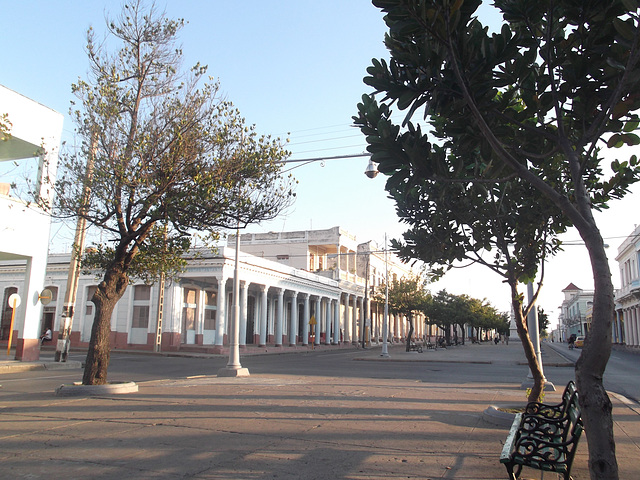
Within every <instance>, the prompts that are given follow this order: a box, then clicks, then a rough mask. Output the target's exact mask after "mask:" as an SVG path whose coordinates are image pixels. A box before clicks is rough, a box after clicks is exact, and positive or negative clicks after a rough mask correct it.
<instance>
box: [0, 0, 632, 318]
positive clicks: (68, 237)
mask: <svg viewBox="0 0 640 480" xmlns="http://www.w3.org/2000/svg"><path fill="white" fill-rule="evenodd" d="M120 5H121V3H120V2H119V1H107V0H63V1H51V0H41V1H36V0H21V1H15V0H13V1H9V0H0V11H1V12H2V15H0V35H1V37H0V38H1V39H2V41H1V44H2V47H3V49H2V50H3V53H2V67H1V69H0V84H3V85H5V86H6V87H8V88H11V89H13V90H15V91H17V92H19V93H21V94H23V95H25V96H27V97H30V98H32V99H34V100H36V101H38V102H40V103H42V104H44V105H46V106H48V107H50V108H53V109H54V110H57V111H59V112H61V113H63V114H67V113H68V110H69V106H70V101H71V100H72V95H71V89H70V85H71V83H72V82H74V81H76V80H77V78H78V77H84V76H85V73H86V70H87V60H86V55H85V52H84V45H85V38H86V31H87V28H88V27H89V26H92V27H93V28H94V29H95V30H96V32H98V34H99V35H102V33H103V32H104V25H105V20H104V19H105V14H110V15H111V16H113V15H114V14H117V13H118V11H119V9H120ZM157 6H158V8H159V9H161V10H166V12H167V15H168V16H170V17H173V18H177V17H180V18H184V19H185V20H186V21H187V22H188V23H187V25H186V26H185V28H184V29H183V31H182V33H181V35H180V39H181V42H182V48H183V51H184V57H185V66H190V65H192V64H195V63H196V62H200V63H202V64H206V65H208V66H209V74H210V75H212V76H214V77H216V78H218V79H219V81H220V83H221V90H222V92H223V93H224V94H225V95H226V96H227V97H228V99H229V100H230V101H232V102H233V103H234V104H235V105H236V107H238V108H239V110H240V112H241V113H242V115H243V116H244V117H245V118H246V119H247V122H248V123H249V124H256V125H257V128H258V131H259V132H261V133H268V134H272V135H275V136H280V137H282V138H285V137H287V136H289V137H290V140H291V141H290V144H289V150H290V151H291V152H292V156H291V158H294V159H295V158H316V157H322V156H336V155H348V154H357V153H362V152H364V151H365V147H366V145H365V142H364V138H363V137H362V136H361V135H360V133H359V131H358V130H357V129H355V128H353V127H351V116H352V115H354V114H355V113H356V104H357V103H358V101H359V100H360V97H361V96H362V94H364V93H368V92H369V89H368V87H367V86H366V85H364V84H363V83H362V78H363V77H364V76H365V74H366V67H367V66H368V65H369V64H370V62H371V59H372V58H374V57H375V58H387V57H388V55H387V52H386V50H385V48H384V45H383V38H384V33H385V31H386V29H385V25H384V22H383V21H382V15H381V13H380V12H379V11H378V10H377V9H376V8H375V7H373V6H372V5H371V3H370V2H369V1H367V0H323V1H317V0H244V1H231V0H224V1H223V0H206V1H205V0H199V1H196V0H167V1H158V2H157ZM481 15H482V16H481V18H483V19H485V20H486V21H488V22H489V23H490V24H491V26H492V28H496V27H499V18H498V17H496V16H492V15H491V14H490V12H489V9H485V10H484V11H483V12H482V14H481ZM0 110H1V106H0ZM64 139H65V140H66V141H67V142H68V143H69V144H73V123H72V122H71V120H70V119H69V117H68V116H67V118H66V120H65V126H64ZM366 165H367V161H366V159H364V158H360V159H347V160H328V161H326V162H324V164H323V163H321V162H316V163H313V164H310V165H306V166H302V167H299V168H296V169H294V170H293V173H294V174H295V176H296V178H297V179H298V180H299V182H300V183H299V186H298V190H297V193H298V199H297V201H296V203H295V205H294V206H293V207H292V208H291V209H290V211H289V212H288V213H287V214H286V215H283V216H282V217H280V218H278V219H276V220H274V221H272V222H270V223H268V224H265V225H261V226H255V227H253V228H251V229H250V230H251V231H262V230H271V231H282V230H297V229H309V228H329V227H332V226H335V225H340V226H342V227H343V228H345V229H347V230H348V231H350V232H352V233H354V234H355V235H356V236H357V237H358V239H359V240H361V241H363V242H364V241H366V240H369V239H373V240H376V241H379V242H382V240H383V238H384V233H385V232H387V233H388V234H389V235H390V236H392V237H393V236H395V237H398V236H400V234H401V233H402V231H403V230H404V227H403V226H402V225H400V224H399V223H398V221H397V218H396V217H395V210H394V205H393V203H392V202H391V200H389V199H388V198H387V197H386V193H385V191H384V178H382V176H378V178H376V179H374V180H369V179H368V178H366V177H365V176H364V174H363V172H364V169H365V167H366ZM637 198H638V196H637V194H634V195H632V196H630V197H628V198H627V199H625V200H623V201H622V202H618V203H617V204H616V205H614V208H612V209H611V210H609V211H608V212H606V213H605V214H603V215H599V217H598V218H599V221H600V224H601V226H602V229H603V232H604V236H605V237H607V238H609V240H608V241H607V242H608V243H609V244H610V245H611V248H610V249H609V253H610V257H611V258H612V259H613V258H614V257H615V255H616V254H617V247H618V245H620V243H622V240H623V239H622V238H618V237H622V236H626V235H628V234H629V233H631V231H632V230H633V228H634V224H635V223H636V222H637V221H636V220H635V218H637V217H635V218H634V217H633V212H634V210H633V208H634V203H635V202H637ZM627 212H629V213H627ZM566 238H567V239H568V240H578V239H579V237H578V235H577V234H576V233H575V232H571V233H570V234H568V235H567V237H566ZM52 242H53V244H54V245H56V249H57V251H59V250H60V249H61V248H65V247H66V248H69V246H70V245H71V243H72V242H73V236H72V234H71V233H70V232H69V231H67V230H65V229H60V228H58V227H54V229H53V231H52ZM60 246H62V247H60ZM612 270H613V271H612V273H613V278H614V282H615V284H616V285H618V284H619V274H618V269H617V264H616V263H615V262H613V261H612ZM571 282H573V283H574V284H576V285H577V286H579V287H581V288H584V289H589V288H592V285H593V281H592V278H591V271H590V267H589V261H588V257H587V256H586V254H585V252H584V247H580V246H571V247H567V252H566V253H565V254H563V255H561V256H560V257H558V258H557V259H554V260H552V261H551V262H549V264H548V265H547V275H546V281H545V288H544V289H543V295H542V297H541V299H540V303H541V305H542V306H543V308H544V309H545V310H546V311H547V313H549V314H550V316H551V318H552V321H555V319H556V318H557V314H558V310H557V307H558V306H559V305H560V303H561V302H562V299H563V296H562V293H561V290H562V289H563V288H564V287H565V286H567V285H568V284H569V283H571ZM441 288H447V290H448V291H450V292H452V293H457V294H461V293H467V294H469V295H471V296H474V297H477V298H487V299H488V300H489V301H490V302H491V303H492V304H494V305H496V306H497V307H498V308H500V309H501V310H507V309H508V308H509V296H508V295H509V293H508V290H507V289H506V287H505V286H504V285H502V284H501V282H500V279H499V277H497V276H495V275H494V274H493V273H491V272H490V271H489V270H487V269H484V268H481V267H474V268H471V269H463V270H457V271H455V272H453V273H450V274H448V275H447V276H446V277H445V279H444V280H443V281H442V282H439V283H438V284H436V285H433V287H432V290H434V291H438V290H439V289H441Z"/></svg>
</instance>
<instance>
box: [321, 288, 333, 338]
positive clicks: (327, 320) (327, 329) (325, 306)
mask: <svg viewBox="0 0 640 480" xmlns="http://www.w3.org/2000/svg"><path fill="white" fill-rule="evenodd" d="M330 302H331V300H329V299H328V298H323V299H322V313H323V325H324V344H325V345H331V308H330Z"/></svg>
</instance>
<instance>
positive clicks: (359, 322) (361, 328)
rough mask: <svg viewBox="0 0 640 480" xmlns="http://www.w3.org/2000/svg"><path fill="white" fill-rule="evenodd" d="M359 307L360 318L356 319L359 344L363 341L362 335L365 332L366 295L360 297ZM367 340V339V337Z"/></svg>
mask: <svg viewBox="0 0 640 480" xmlns="http://www.w3.org/2000/svg"><path fill="white" fill-rule="evenodd" d="M357 303H358V307H359V310H360V315H359V318H358V319H357V320H356V332H357V335H356V342H357V343H358V344H361V343H362V335H363V334H364V322H365V318H364V297H358V302H357ZM365 340H366V339H365Z"/></svg>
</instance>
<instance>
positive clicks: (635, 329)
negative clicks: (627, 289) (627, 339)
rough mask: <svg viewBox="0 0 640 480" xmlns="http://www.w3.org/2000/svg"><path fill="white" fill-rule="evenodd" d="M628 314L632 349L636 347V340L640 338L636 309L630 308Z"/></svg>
mask: <svg viewBox="0 0 640 480" xmlns="http://www.w3.org/2000/svg"><path fill="white" fill-rule="evenodd" d="M629 313H630V314H631V315H630V317H631V326H632V328H631V330H632V332H633V335H632V338H631V345H632V346H634V347H637V346H638V338H639V337H640V334H639V333H638V309H637V307H631V310H630V311H629Z"/></svg>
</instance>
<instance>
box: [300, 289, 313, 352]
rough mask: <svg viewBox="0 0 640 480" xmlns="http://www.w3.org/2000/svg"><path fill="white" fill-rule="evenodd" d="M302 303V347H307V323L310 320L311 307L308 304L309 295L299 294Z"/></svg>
mask: <svg viewBox="0 0 640 480" xmlns="http://www.w3.org/2000/svg"><path fill="white" fill-rule="evenodd" d="M300 295H302V299H303V301H304V311H303V313H302V338H301V339H300V341H301V343H302V345H309V321H310V320H311V305H310V304H309V294H308V293H301V294H300Z"/></svg>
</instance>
